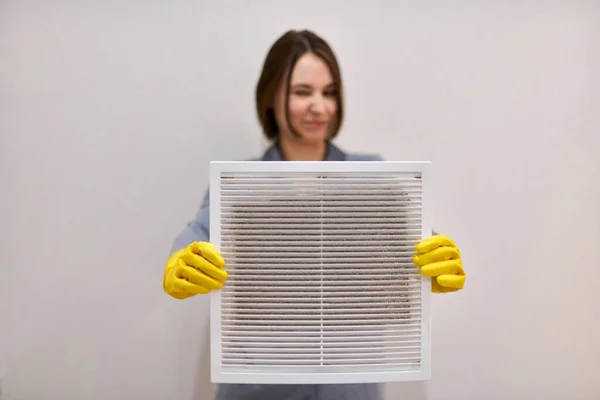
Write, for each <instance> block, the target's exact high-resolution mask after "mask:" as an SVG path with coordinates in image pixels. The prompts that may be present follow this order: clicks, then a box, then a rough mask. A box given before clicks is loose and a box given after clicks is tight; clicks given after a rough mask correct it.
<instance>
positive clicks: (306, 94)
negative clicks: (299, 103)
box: [294, 90, 311, 96]
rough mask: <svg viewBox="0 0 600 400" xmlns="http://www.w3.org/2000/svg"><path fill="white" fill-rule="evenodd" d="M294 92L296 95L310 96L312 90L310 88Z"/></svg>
mask: <svg viewBox="0 0 600 400" xmlns="http://www.w3.org/2000/svg"><path fill="white" fill-rule="evenodd" d="M294 94H295V95H296V96H310V95H311V92H310V91H309V90H294Z"/></svg>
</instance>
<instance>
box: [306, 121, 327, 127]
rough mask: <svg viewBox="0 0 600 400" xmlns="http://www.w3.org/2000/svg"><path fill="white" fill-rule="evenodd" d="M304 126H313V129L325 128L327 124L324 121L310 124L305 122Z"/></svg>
mask: <svg viewBox="0 0 600 400" xmlns="http://www.w3.org/2000/svg"><path fill="white" fill-rule="evenodd" d="M306 124H307V125H308V126H313V127H316V128H319V127H321V126H325V125H326V124H327V122H326V121H310V122H306Z"/></svg>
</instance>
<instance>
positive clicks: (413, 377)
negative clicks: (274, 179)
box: [210, 161, 432, 384]
mask: <svg viewBox="0 0 600 400" xmlns="http://www.w3.org/2000/svg"><path fill="white" fill-rule="evenodd" d="M234 172H281V173H288V172H295V173H302V172H309V173H315V172H322V173H335V172H366V173H370V172H374V173H382V172H412V173H414V172H419V173H421V181H422V229H421V234H422V237H423V238H426V237H429V236H431V234H432V226H431V210H432V197H431V196H432V190H431V162H429V161H344V162H341V161H321V162H312V161H294V162H287V161H213V162H211V163H210V232H211V238H210V239H211V243H212V244H213V245H214V246H215V247H216V248H217V249H219V251H220V249H221V238H220V235H219V234H217V233H219V232H220V213H221V207H220V206H221V204H220V201H219V199H220V180H221V175H222V174H224V173H234ZM421 282H422V286H421V289H422V290H421V305H422V320H421V344H422V348H421V363H420V365H421V369H420V370H406V371H393V372H389V371H386V372H364V371H360V370H357V371H355V372H347V371H346V372H335V369H332V368H331V367H328V371H327V372H306V371H307V370H309V369H306V368H303V369H302V370H299V371H298V372H297V373H274V372H273V371H272V370H268V371H267V370H265V371H264V372H248V371H243V370H240V371H234V372H232V371H223V370H222V365H221V293H220V292H219V291H213V292H212V293H211V294H210V346H211V380H212V382H215V383H238V384H239V383H244V384H281V383H286V384H345V383H348V384H349V383H385V382H404V381H424V380H430V379H431V313H430V297H431V280H430V279H429V278H425V277H424V278H423V279H422V281H421Z"/></svg>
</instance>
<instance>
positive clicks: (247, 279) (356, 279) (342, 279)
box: [227, 271, 421, 285]
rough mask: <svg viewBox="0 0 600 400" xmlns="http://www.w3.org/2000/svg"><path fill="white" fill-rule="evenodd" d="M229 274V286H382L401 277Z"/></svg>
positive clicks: (408, 278)
mask: <svg viewBox="0 0 600 400" xmlns="http://www.w3.org/2000/svg"><path fill="white" fill-rule="evenodd" d="M228 272H229V279H227V284H228V285H229V284H232V283H233V284H237V285H244V284H247V285H253V284H256V283H257V282H268V283H270V284H277V285H285V284H289V283H293V282H297V281H301V282H302V283H303V284H306V283H311V284H321V283H322V281H323V279H325V280H327V281H329V282H332V283H333V282H338V283H348V284H359V283H361V284H365V283H367V284H373V282H378V283H382V284H386V283H389V282H390V281H391V280H394V279H395V280H398V279H399V278H400V277H399V276H398V274H394V275H384V274H377V276H376V277H373V276H371V275H369V274H368V273H365V274H363V275H356V274H353V275H339V274H330V275H325V274H319V273H318V272H317V273H315V274H312V275H276V276H274V275H271V274H269V273H267V272H265V273H263V274H240V277H239V278H238V277H236V276H237V274H236V273H235V272H231V271H228ZM400 281H402V282H408V283H417V284H420V283H421V281H420V280H419V279H417V278H416V277H412V275H409V274H406V275H405V277H404V278H401V279H400Z"/></svg>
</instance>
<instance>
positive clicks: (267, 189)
mask: <svg viewBox="0 0 600 400" xmlns="http://www.w3.org/2000/svg"><path fill="white" fill-rule="evenodd" d="M427 167H428V163H400V162H398V163H396V162H339V163H336V162H318V163H312V162H306V163H303V162H300V163H295V162H294V163H289V162H247V163H226V162H223V163H216V162H215V163H211V240H212V241H213V243H214V244H215V245H216V246H217V248H219V249H220V251H221V254H222V255H223V258H224V259H225V261H226V269H227V271H228V273H229V279H228V281H227V282H226V284H225V286H224V288H223V289H222V290H221V291H220V292H214V293H213V294H211V296H212V297H211V345H212V378H213V381H215V382H230V383H358V382H388V381H406V380H423V379H429V374H430V366H429V347H430V343H429V302H428V299H429V292H430V286H429V280H428V279H426V278H422V277H421V276H420V274H419V273H418V270H417V269H416V267H415V265H414V264H413V263H412V258H413V256H414V246H415V244H416V243H417V242H418V241H419V240H421V238H422V237H423V236H424V235H428V234H429V233H430V227H429V226H428V224H427V223H426V214H425V210H426V207H424V204H425V205H426V204H427V203H426V201H425V200H426V195H425V194H424V193H425V188H426V183H427V182H426V181H427V171H426V169H427Z"/></svg>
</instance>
